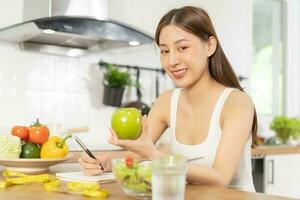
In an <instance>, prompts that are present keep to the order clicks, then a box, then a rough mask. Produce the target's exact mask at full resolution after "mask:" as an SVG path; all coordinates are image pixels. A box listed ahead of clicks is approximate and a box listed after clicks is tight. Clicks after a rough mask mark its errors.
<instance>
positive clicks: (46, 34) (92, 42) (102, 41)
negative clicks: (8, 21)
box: [0, 0, 153, 57]
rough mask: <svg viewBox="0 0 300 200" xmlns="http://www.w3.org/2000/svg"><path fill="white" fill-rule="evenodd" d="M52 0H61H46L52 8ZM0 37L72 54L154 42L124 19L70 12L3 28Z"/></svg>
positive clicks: (25, 46) (29, 47)
mask: <svg viewBox="0 0 300 200" xmlns="http://www.w3.org/2000/svg"><path fill="white" fill-rule="evenodd" d="M27 1H28V2H29V0H26V1H24V3H26V2H27ZM33 1H34V0H31V2H33ZM35 1H41V0H35ZM28 2H27V3H28ZM53 2H61V0H58V1H53V0H52V1H50V0H49V3H51V5H49V6H50V7H51V8H53V5H52V4H53ZM70 2H72V1H70ZM74 2H75V0H74V1H73V3H74ZM87 2H88V1H87ZM44 5H45V4H44ZM73 6H74V5H73ZM25 7H26V6H25ZM27 7H28V6H27ZM56 7H58V6H57V5H56ZM31 10H33V9H31ZM90 13H91V12H90ZM0 40H3V41H8V42H15V43H19V45H20V47H21V49H24V50H33V51H38V52H43V53H50V54H56V55H65V56H71V57H78V56H82V55H84V54H86V53H87V52H88V51H92V50H94V51H95V50H96V51H99V50H101V51H103V50H107V49H114V48H121V47H128V46H138V45H143V44H150V43H153V38H152V37H151V36H149V35H147V34H145V33H143V32H141V31H139V30H137V29H135V28H132V27H130V26H128V25H125V24H123V23H120V22H117V21H113V20H108V19H97V18H94V17H93V16H71V15H65V16H50V17H43V18H38V19H33V20H29V21H26V22H23V23H19V24H15V25H12V26H9V27H5V28H2V29H0Z"/></svg>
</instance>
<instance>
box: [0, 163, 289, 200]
mask: <svg viewBox="0 0 300 200" xmlns="http://www.w3.org/2000/svg"><path fill="white" fill-rule="evenodd" d="M74 169H78V165H76V166H74V164H67V163H66V164H60V165H56V166H54V167H52V168H51V170H50V173H55V172H64V171H72V170H73V171H74ZM0 180H3V177H2V175H0ZM101 187H102V188H106V189H108V190H109V192H110V196H109V197H107V198H106V199H107V200H117V199H118V200H120V199H121V200H134V199H132V198H130V197H129V196H127V195H126V194H125V193H124V192H123V191H122V190H121V188H120V187H119V186H118V185H117V183H116V182H113V183H107V184H101ZM0 199H5V200H19V199H22V200H40V199H43V200H53V199H64V200H77V199H83V200H87V199H93V198H88V197H84V196H81V195H77V194H66V193H57V192H47V191H45V190H44V189H43V186H42V184H28V185H14V186H11V187H8V188H6V189H3V190H0ZM185 199H186V200H194V199H198V200H201V199H222V200H231V199H232V200H233V199H239V200H243V199H244V200H250V199H251V200H252V199H258V200H262V199H267V200H279V199H280V200H288V199H289V198H284V197H278V196H272V195H265V194H262V193H253V192H243V191H238V190H233V189H226V188H219V187H212V186H199V185H191V184H188V185H187V186H186V192H185Z"/></svg>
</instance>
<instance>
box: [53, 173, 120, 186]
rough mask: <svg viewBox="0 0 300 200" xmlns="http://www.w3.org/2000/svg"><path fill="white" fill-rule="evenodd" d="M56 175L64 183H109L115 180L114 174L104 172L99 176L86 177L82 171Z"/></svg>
mask: <svg viewBox="0 0 300 200" xmlns="http://www.w3.org/2000/svg"><path fill="white" fill-rule="evenodd" d="M55 175H56V177H57V178H58V179H59V180H62V181H74V182H99V183H108V182H112V181H114V180H115V177H114V175H113V173H112V172H104V173H102V174H100V175H97V176H86V175H84V174H83V173H82V172H81V171H79V172H63V173H56V174H55Z"/></svg>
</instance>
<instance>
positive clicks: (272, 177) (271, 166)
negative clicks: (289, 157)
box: [268, 159, 274, 184]
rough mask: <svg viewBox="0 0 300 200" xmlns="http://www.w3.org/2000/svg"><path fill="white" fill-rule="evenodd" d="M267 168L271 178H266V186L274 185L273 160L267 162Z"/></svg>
mask: <svg viewBox="0 0 300 200" xmlns="http://www.w3.org/2000/svg"><path fill="white" fill-rule="evenodd" d="M268 166H269V173H268V174H269V176H270V174H271V177H269V178H268V184H274V160H273V159H272V160H269V161H268ZM270 172H271V173H270ZM270 179H271V180H270Z"/></svg>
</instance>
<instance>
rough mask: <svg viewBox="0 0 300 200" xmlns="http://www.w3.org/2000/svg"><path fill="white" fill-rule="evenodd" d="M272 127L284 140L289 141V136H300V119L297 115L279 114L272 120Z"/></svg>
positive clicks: (295, 137)
mask: <svg viewBox="0 0 300 200" xmlns="http://www.w3.org/2000/svg"><path fill="white" fill-rule="evenodd" d="M270 128H271V129H272V130H274V131H275V132H276V135H277V136H278V137H279V138H280V139H281V140H282V141H283V142H287V141H288V139H289V137H293V138H294V139H297V138H299V137H300V120H299V119H298V118H295V117H294V118H288V117H286V116H277V117H275V118H274V119H273V120H272V122H271V126H270Z"/></svg>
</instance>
